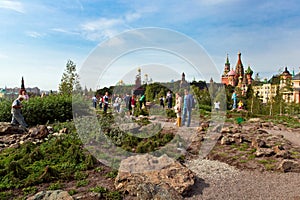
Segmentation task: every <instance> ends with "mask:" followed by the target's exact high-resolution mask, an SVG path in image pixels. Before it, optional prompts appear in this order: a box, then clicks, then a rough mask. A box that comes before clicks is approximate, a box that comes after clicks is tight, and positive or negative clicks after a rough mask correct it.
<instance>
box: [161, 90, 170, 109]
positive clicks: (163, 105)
mask: <svg viewBox="0 0 300 200" xmlns="http://www.w3.org/2000/svg"><path fill="white" fill-rule="evenodd" d="M165 102H166V103H167V107H168V108H169V109H171V108H172V105H173V95H172V92H171V91H168V93H167V96H166V98H164V96H161V97H160V98H159V104H160V106H161V107H162V108H163V109H164V108H165Z"/></svg>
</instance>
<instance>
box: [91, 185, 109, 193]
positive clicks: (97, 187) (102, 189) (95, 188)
mask: <svg viewBox="0 0 300 200" xmlns="http://www.w3.org/2000/svg"><path fill="white" fill-rule="evenodd" d="M107 191H108V190H107V188H105V187H102V186H96V187H94V188H90V192H96V193H102V194H103V193H106V192H107Z"/></svg>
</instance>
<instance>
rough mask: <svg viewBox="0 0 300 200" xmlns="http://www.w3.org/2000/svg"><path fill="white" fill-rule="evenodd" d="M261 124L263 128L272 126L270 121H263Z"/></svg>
mask: <svg viewBox="0 0 300 200" xmlns="http://www.w3.org/2000/svg"><path fill="white" fill-rule="evenodd" d="M261 125H262V127H263V128H272V127H273V126H274V125H273V123H272V122H264V123H261Z"/></svg>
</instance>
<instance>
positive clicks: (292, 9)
mask: <svg viewBox="0 0 300 200" xmlns="http://www.w3.org/2000/svg"><path fill="white" fill-rule="evenodd" d="M0 19H1V20H0V27H1V28H0V44H1V45H0V70H1V72H0V88H4V87H5V86H6V87H20V84H21V78H22V76H23V77H24V80H25V86H26V87H39V88H40V89H42V90H57V89H58V85H59V83H60V81H61V77H62V74H63V72H64V70H65V67H66V63H67V61H68V60H72V61H73V62H74V63H76V67H77V71H78V73H79V76H82V77H80V78H82V81H83V82H82V86H83V87H85V86H87V87H91V88H92V89H95V88H97V87H102V86H105V85H110V84H114V83H116V82H117V81H118V80H119V79H124V82H125V80H126V81H128V82H129V81H130V78H129V79H128V77H126V76H128V74H130V73H131V72H132V70H133V71H134V70H136V69H137V68H138V67H142V73H143V70H144V71H146V72H147V74H148V75H149V76H150V77H151V78H152V79H153V81H163V80H165V81H170V79H180V77H179V75H180V74H181V73H182V72H185V74H186V77H187V79H188V80H190V81H191V80H192V79H194V78H195V79H196V80H198V79H200V78H201V79H202V78H203V79H205V80H206V81H208V80H209V79H210V78H211V76H213V77H214V79H215V78H216V79H217V78H218V76H219V74H220V73H222V71H223V68H224V63H225V61H226V55H227V54H228V56H229V61H230V63H231V67H235V65H236V62H237V53H238V52H241V53H242V62H243V65H244V67H245V68H246V67H247V66H248V65H250V66H251V68H252V70H253V71H254V73H259V75H260V77H261V78H268V79H269V78H271V76H272V75H273V74H278V73H279V72H280V70H283V68H284V67H288V69H289V70H290V72H292V71H293V70H294V71H295V73H298V72H299V67H300V56H299V55H300V48H299V47H300V37H299V35H300V4H299V1H297V0H285V1H282V0H264V1H261V0H260V1H258V0H214V1H211V0H189V1H181V0H172V1H170V0H169V1H164V0H153V1H142V0H135V1H134V0H115V1H107V0H99V1H97V0H84V1H83V0H51V1H42V0H19V1H18V0H0ZM148 27H152V28H153V27H154V28H156V30H157V31H156V32H155V33H156V34H153V35H149V34H144V33H145V32H143V31H142V33H143V34H144V35H142V34H136V36H133V34H131V33H140V32H139V31H138V32H136V31H135V30H140V29H142V30H144V28H148ZM160 29H161V30H162V31H160ZM165 30H167V32H169V33H170V35H171V36H172V37H171V36H170V37H168V36H166V35H164V34H161V33H162V32H164V31H165ZM126 33H130V34H131V35H130V38H129V39H128V38H127V40H124V41H125V44H126V45H124V41H123V40H121V39H124V38H126V37H125V36H126ZM173 33H175V34H173ZM124 35H125V36H124ZM145 35H147V37H151V38H152V39H153V38H154V39H153V40H155V41H156V43H155V45H154V48H153V49H147V48H148V47H149V45H150V44H147V45H148V46H146V47H147V48H146V49H143V48H142V49H138V50H133V49H132V48H130V47H131V45H133V43H134V41H135V40H136V41H139V42H140V43H141V44H143V42H142V39H143V38H144V39H145V40H148V39H149V38H146V37H145ZM161 35H164V36H163V37H161V38H160V36H161ZM177 36H178V37H177ZM135 37H137V38H135ZM190 40H192V41H194V42H195V43H197V44H198V45H199V47H202V48H203V51H201V50H199V49H198V50H195V49H190V48H189V47H188V46H187V45H185V44H187V43H188V42H190ZM112 41H113V42H114V45H111V44H112ZM182 41H184V42H183V43H182ZM185 41H187V43H186V42H185ZM116 43H117V44H116ZM158 43H159V45H158ZM165 43H167V44H166V45H165ZM105 44H106V45H107V44H110V45H111V49H115V50H119V48H120V47H121V49H122V48H123V47H124V48H125V46H126V48H127V49H126V48H125V51H123V52H121V51H118V52H119V53H123V54H120V55H114V54H113V53H112V54H113V55H114V56H115V57H112V54H110V53H111V52H106V51H105V50H106V49H105ZM134 45H136V44H134ZM134 45H133V46H134ZM160 45H161V46H164V47H165V48H163V49H160ZM176 45H177V46H180V45H181V49H178V48H177V49H176V47H175V46H176ZM137 46H138V45H137ZM99 48H100V50H99ZM173 48H175V49H176V50H178V52H180V53H181V54H184V55H185V56H182V55H179V54H178V52H175V53H174V52H173V51H171V50H174V49H173ZM170 49H171V50H170ZM98 50H99V51H98ZM101 50H102V51H101ZM123 50H124V49H123ZM126 50H127V51H126ZM199 51H201V54H205V55H206V58H207V57H208V58H210V59H211V61H212V63H213V64H214V66H211V63H210V67H211V68H210V67H207V66H206V64H204V65H202V66H201V67H200V71H202V70H209V69H211V71H213V72H214V75H209V74H206V73H202V74H201V73H200V74H197V73H195V72H194V71H193V70H190V69H192V66H193V65H194V64H196V65H197V64H199V63H197V61H195V62H189V60H185V59H184V57H189V55H190V54H194V55H193V56H191V57H190V58H191V59H192V60H193V58H195V59H196V57H195V56H197V55H196V53H197V52H199ZM95 52H102V53H101V55H99V53H98V54H97V53H95ZM103 52H104V53H103ZM109 54H110V55H109ZM192 57H193V58H192ZM199 57H201V56H199ZM146 58H152V59H146ZM201 58H202V57H201ZM95 59H96V60H95ZM97 59H98V60H97ZM90 60H94V61H95V62H93V67H91V66H90V65H89V64H90V63H91V62H90ZM103 60H106V61H110V62H106V63H110V64H109V65H108V66H103V67H99V66H98V67H99V68H97V67H96V66H94V65H97V64H96V63H97V62H99V63H101V62H103ZM163 61H164V62H163ZM202 64H203V63H202ZM200 65H201V63H200ZM151 66H152V67H153V70H152V69H151ZM180 66H181V67H180ZM143 67H145V69H143ZM198 67H199V66H198ZM88 68H89V70H87V69H88ZM213 68H216V69H213ZM149 69H151V70H149ZM165 69H168V70H169V72H170V73H168V72H167V71H168V70H165ZM160 70H161V71H160ZM115 72H119V74H114V73H115ZM87 73H88V74H89V75H91V77H95V78H97V81H93V82H92V83H88V81H87V79H89V75H87ZM218 73H219V74H218ZM176 75H178V76H176ZM130 76H131V75H130ZM130 76H129V77H130ZM134 78H135V77H132V82H133V81H134ZM91 79H92V78H91ZM215 81H218V80H215Z"/></svg>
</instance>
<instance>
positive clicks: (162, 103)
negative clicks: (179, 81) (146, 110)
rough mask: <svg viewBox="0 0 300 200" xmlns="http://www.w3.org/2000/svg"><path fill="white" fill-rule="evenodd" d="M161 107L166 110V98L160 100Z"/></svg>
mask: <svg viewBox="0 0 300 200" xmlns="http://www.w3.org/2000/svg"><path fill="white" fill-rule="evenodd" d="M159 103H160V106H161V107H162V108H163V109H164V108H165V98H164V97H163V96H161V97H160V99H159Z"/></svg>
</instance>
